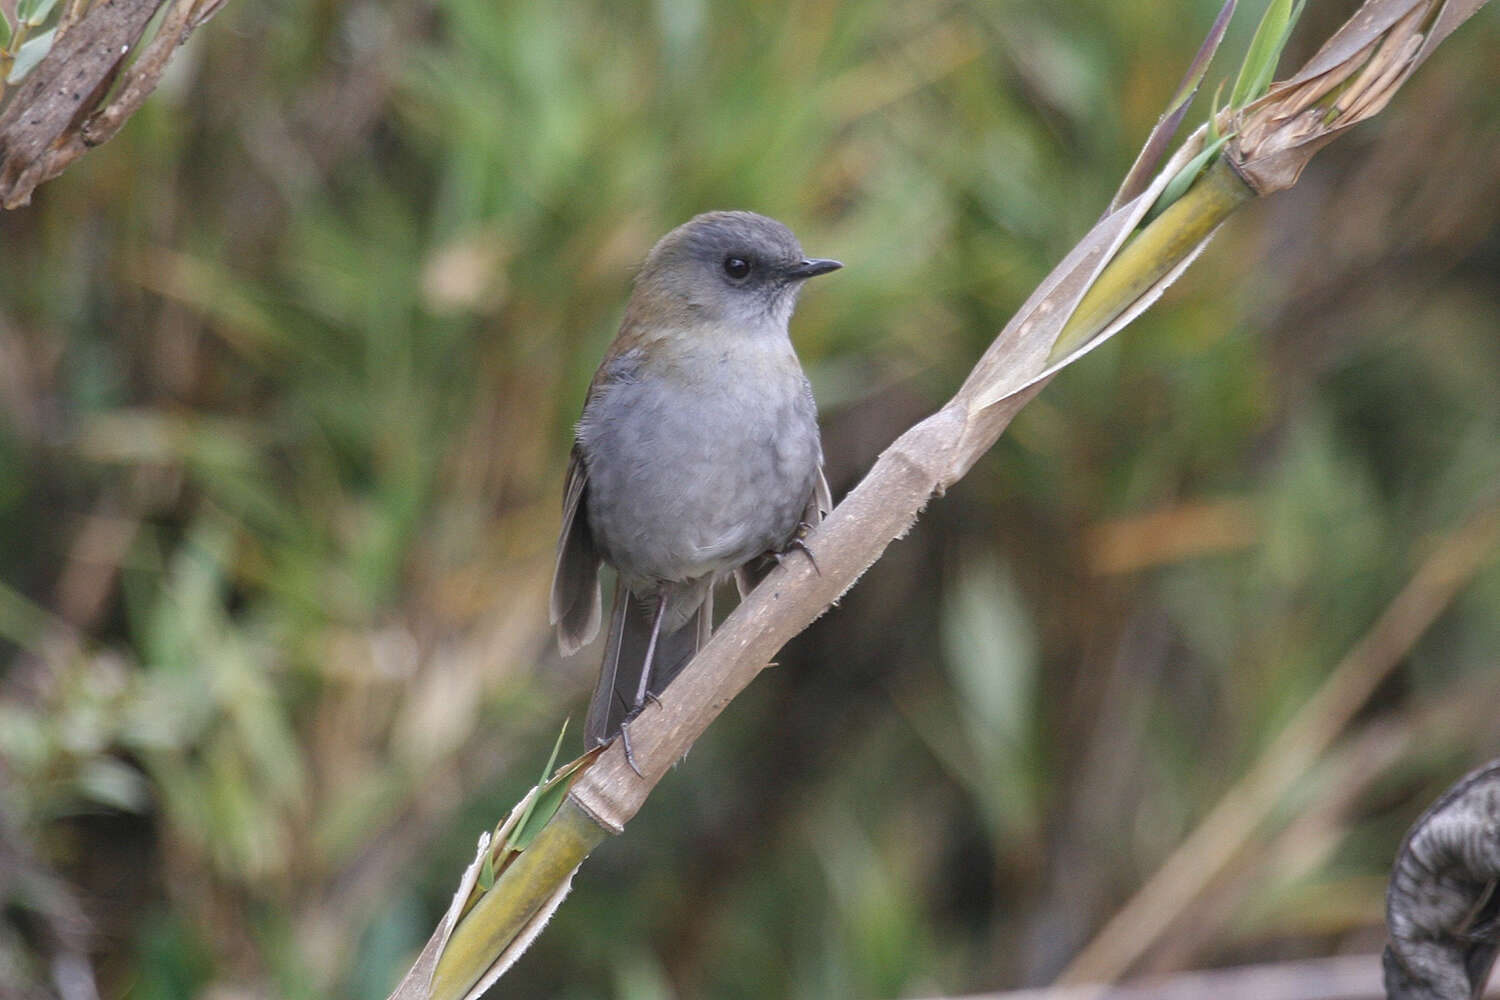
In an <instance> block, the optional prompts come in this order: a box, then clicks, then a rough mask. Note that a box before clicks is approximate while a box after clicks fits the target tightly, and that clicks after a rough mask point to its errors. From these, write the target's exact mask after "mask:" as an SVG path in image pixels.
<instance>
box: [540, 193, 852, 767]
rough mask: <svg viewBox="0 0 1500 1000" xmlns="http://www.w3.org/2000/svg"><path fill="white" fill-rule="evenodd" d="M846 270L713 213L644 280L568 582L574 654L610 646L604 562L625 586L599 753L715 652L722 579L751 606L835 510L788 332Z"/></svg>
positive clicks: (762, 227)
mask: <svg viewBox="0 0 1500 1000" xmlns="http://www.w3.org/2000/svg"><path fill="white" fill-rule="evenodd" d="M841 266H843V265H841V264H840V263H839V262H838V261H836V260H819V259H815V258H808V257H805V256H804V255H803V253H802V246H801V244H799V243H798V242H797V238H796V237H795V236H793V235H792V232H791V230H790V229H788V228H787V227H786V226H784V225H782V224H781V223H779V222H777V221H775V220H774V219H768V218H766V217H765V216H762V215H755V214H753V213H751V212H710V213H707V214H705V215H699V216H697V217H696V218H694V219H692V220H690V221H688V222H686V223H684V224H683V225H681V226H678V227H677V228H676V229H674V230H672V231H671V232H670V233H668V234H667V235H666V236H664V237H662V239H661V241H660V242H659V243H657V244H656V246H655V247H653V248H652V250H651V252H650V254H648V255H647V257H646V262H645V264H643V265H642V266H641V270H640V273H639V275H637V277H636V281H635V290H634V291H633V292H632V293H631V296H630V303H629V305H627V306H626V308H625V318H624V320H623V322H621V324H620V332H619V333H618V334H616V336H615V339H614V342H613V343H611V344H610V347H609V350H608V351H607V352H606V353H605V355H604V361H603V363H602V364H600V366H599V371H598V372H597V373H596V374H595V375H594V381H593V382H592V383H591V384H590V385H589V390H588V397H587V400H586V401H585V403H584V406H583V418H582V419H581V420H579V422H578V432H577V437H576V440H575V441H574V444H573V455H572V460H571V461H570V462H569V464H568V478H567V484H566V486H565V488H564V491H563V520H562V533H561V535H560V536H559V538H558V541H557V567H556V569H555V571H554V575H553V579H552V601H551V619H552V623H553V624H554V625H556V626H557V643H558V646H559V648H560V649H561V650H562V653H563V655H564V656H567V655H570V654H572V653H573V652H575V651H577V650H578V649H579V647H581V646H583V645H585V644H586V643H588V642H590V641H591V640H592V639H593V638H594V636H595V635H597V634H598V631H599V619H600V597H601V595H600V586H599V568H600V563H601V561H603V562H608V563H609V564H610V565H611V566H613V567H614V568H615V571H616V574H617V581H616V584H615V597H614V609H613V610H612V611H611V612H610V622H609V637H608V641H607V642H606V644H605V651H604V663H603V666H602V667H601V668H600V670H599V683H598V686H597V687H596V688H595V690H594V697H593V701H592V702H591V703H590V705H589V713H588V720H587V722H586V724H585V726H584V738H585V740H586V742H587V745H588V746H590V747H594V746H598V745H600V744H602V743H606V742H608V741H609V740H611V739H613V738H614V736H615V735H616V734H617V733H620V732H621V731H622V730H621V727H622V726H623V725H624V723H625V722H627V721H629V720H630V719H631V718H634V716H635V714H636V713H638V712H639V711H640V710H641V708H642V706H643V705H644V704H645V702H646V699H647V698H648V697H652V696H655V695H658V694H660V693H661V692H662V691H664V690H665V689H666V686H667V685H668V684H669V683H670V682H671V680H672V678H673V677H675V676H676V675H677V673H678V672H679V671H680V670H681V669H682V667H683V666H685V665H686V663H687V661H688V660H690V659H691V658H692V657H693V654H695V653H696V652H697V651H698V649H699V648H700V647H701V646H702V645H703V643H704V642H705V641H707V639H708V635H709V630H710V628H711V627H712V625H713V622H712V619H713V588H714V585H715V583H716V582H718V581H719V580H721V579H723V578H725V577H727V576H729V575H731V574H733V575H734V577H735V580H736V582H737V583H738V584H739V587H740V594H741V596H743V595H744V594H745V593H747V592H748V590H749V588H750V587H751V586H753V585H754V584H755V583H756V582H758V580H759V578H760V576H763V575H764V573H765V572H766V571H767V570H768V569H769V567H770V566H771V565H772V564H773V563H772V561H771V559H770V557H771V556H774V555H778V554H780V553H782V552H785V551H786V550H787V549H788V548H789V547H791V546H793V545H795V544H796V543H798V542H799V541H800V539H801V532H802V531H803V530H805V527H804V526H806V525H811V524H814V523H816V522H817V521H818V520H820V519H821V517H822V515H823V514H824V513H826V512H827V511H828V509H829V508H830V506H831V502H830V499H829V494H828V484H827V483H826V482H825V481H824V479H823V449H822V445H821V443H820V442H819V439H818V415H817V407H816V405H815V404H814V402H813V395H812V388H811V387H810V386H809V385H808V383H807V377H806V376H805V375H803V374H802V366H801V365H800V364H799V363H798V361H797V355H796V353H795V352H794V351H793V350H792V342H791V338H790V337H789V336H788V333H787V321H788V320H790V319H791V316H792V307H793V306H794V305H795V304H796V300H797V293H798V291H799V290H800V289H801V287H802V283H803V282H804V281H806V280H807V279H808V278H811V277H814V276H815V275H819V274H827V273H828V272H829V271H834V270H837V269H838V268H839V267H841ZM626 749H627V752H628V750H629V747H628V745H627V747H626ZM632 763H633V762H632Z"/></svg>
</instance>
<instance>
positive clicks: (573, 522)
mask: <svg viewBox="0 0 1500 1000" xmlns="http://www.w3.org/2000/svg"><path fill="white" fill-rule="evenodd" d="M587 487H588V469H587V468H585V467H584V464H583V458H582V456H581V455H580V454H579V452H578V446H577V445H576V444H575V445H574V446H573V455H572V457H571V458H570V459H569V460H568V478H567V482H566V484H565V485H564V487H563V516H562V531H561V533H560V534H559V535H558V537H557V565H556V567H555V568H554V569H553V571H552V602H551V607H550V608H549V617H550V619H551V621H552V624H553V625H556V626H557V647H558V649H560V650H561V651H562V654H563V655H564V656H569V655H571V654H573V653H575V652H577V651H578V649H579V648H580V647H582V646H585V645H587V644H588V643H589V642H591V641H592V640H593V638H594V636H596V635H598V634H599V617H600V614H599V612H600V607H601V605H602V603H603V601H602V597H601V595H600V593H599V550H598V549H597V548H595V547H594V533H593V531H592V529H591V528H590V527H589V515H588V510H587V508H586V506H585V505H584V502H583V497H584V492H585V490H586V489H587Z"/></svg>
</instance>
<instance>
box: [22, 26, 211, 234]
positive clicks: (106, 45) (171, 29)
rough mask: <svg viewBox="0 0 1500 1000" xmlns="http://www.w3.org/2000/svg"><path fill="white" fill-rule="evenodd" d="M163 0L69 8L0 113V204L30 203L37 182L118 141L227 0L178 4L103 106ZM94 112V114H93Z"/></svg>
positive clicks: (43, 180)
mask: <svg viewBox="0 0 1500 1000" xmlns="http://www.w3.org/2000/svg"><path fill="white" fill-rule="evenodd" d="M164 2H165V0H99V2H97V3H95V4H94V5H93V6H92V7H90V8H89V9H88V12H87V13H86V14H84V15H83V17H82V18H81V19H80V20H77V21H76V22H74V21H72V20H71V19H70V18H69V14H73V13H76V11H77V10H78V8H77V7H76V6H74V5H70V6H69V7H68V9H67V11H66V12H65V13H64V19H63V21H62V22H61V23H60V24H59V25H58V30H57V34H56V35H55V36H54V41H53V44H52V48H51V50H50V51H48V53H47V54H46V55H45V56H44V57H43V58H42V61H41V62H40V63H38V64H37V66H36V68H35V69H33V70H32V71H31V73H30V74H29V75H28V76H27V78H26V82H25V83H24V84H23V85H22V86H21V88H20V89H19V90H18V91H16V93H15V94H14V95H12V97H11V100H10V102H9V103H8V104H7V105H6V106H5V110H4V112H3V113H0V205H4V207H6V208H18V207H20V206H22V205H27V204H30V203H31V193H32V192H33V191H35V190H36V188H37V185H39V184H42V183H43V182H45V181H49V180H51V179H52V178H54V177H56V176H57V175H58V174H60V173H62V172H63V170H64V169H66V168H67V167H68V165H69V164H71V163H72V162H73V161H74V160H76V159H78V157H80V156H82V155H83V154H84V153H85V152H87V151H88V150H90V149H92V148H93V147H95V146H98V145H101V144H103V143H105V142H108V141H109V140H110V139H112V138H114V136H115V133H117V132H118V131H119V130H120V127H121V126H122V125H124V124H125V121H126V120H127V119H128V118H129V117H130V116H131V115H133V114H135V113H136V111H138V110H140V107H141V105H142V104H144V103H145V101H146V98H147V97H149V96H150V94H151V92H152V91H153V90H155V89H156V85H157V83H159V82H160V81H161V75H162V73H163V72H164V71H165V70H166V68H167V61H168V59H170V58H171V55H172V53H173V52H175V51H176V50H177V47H178V46H179V45H181V44H182V43H183V42H185V41H187V38H188V36H189V35H191V34H192V33H193V31H194V30H195V29H197V28H198V27H199V26H200V25H202V24H203V23H204V22H205V21H207V20H208V19H209V18H210V17H212V16H213V15H214V14H216V13H217V12H218V10H219V8H220V7H222V6H223V5H224V4H225V2H226V0H174V2H173V3H172V6H171V8H170V9H169V10H168V11H167V13H166V16H165V17H163V18H162V21H161V24H160V26H159V27H158V28H157V29H156V33H155V35H153V36H152V38H151V41H150V42H149V43H148V44H147V46H146V48H145V51H143V52H142V53H141V55H140V58H138V59H136V61H135V62H134V63H133V64H132V65H131V66H130V68H129V69H128V70H126V71H125V73H124V76H123V78H122V79H121V80H120V85H119V90H118V92H117V93H116V96H115V97H114V99H113V100H112V101H110V103H109V104H108V105H106V106H104V107H102V108H101V107H100V104H101V103H102V102H103V101H104V98H105V97H106V96H107V95H108V94H109V92H110V90H111V89H112V88H113V86H114V84H115V80H116V77H117V76H119V75H120V69H121V67H122V66H124V65H125V62H126V60H127V58H128V57H129V55H130V53H132V52H134V51H135V49H136V46H137V45H138V43H139V42H140V40H141V35H142V33H143V32H145V30H146V26H147V24H149V23H150V21H151V19H152V17H154V16H155V14H156V12H157V11H158V10H159V9H161V7H162V5H163V3H164ZM96 109H97V110H96Z"/></svg>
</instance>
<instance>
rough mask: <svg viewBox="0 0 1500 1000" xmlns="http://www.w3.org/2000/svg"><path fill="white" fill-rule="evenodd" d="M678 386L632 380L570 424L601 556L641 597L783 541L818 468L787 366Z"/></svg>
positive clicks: (809, 425)
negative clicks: (586, 483) (576, 434)
mask: <svg viewBox="0 0 1500 1000" xmlns="http://www.w3.org/2000/svg"><path fill="white" fill-rule="evenodd" d="M791 364H792V367H791V369H790V371H785V370H781V369H780V366H778V369H773V371H772V372H770V373H769V377H767V373H766V372H764V371H762V372H759V373H753V374H759V375H760V376H761V377H747V376H744V373H743V372H741V373H740V374H739V375H736V374H734V373H733V372H725V373H724V374H723V377H711V378H706V379H699V380H696V381H694V382H691V383H685V382H683V381H681V380H678V379H671V378H651V377H644V376H641V377H635V378H625V379H620V380H618V381H614V382H612V383H611V384H609V385H608V386H606V387H604V388H603V389H602V390H601V391H600V392H599V393H598V394H597V395H596V397H595V398H594V399H593V400H591V401H590V404H589V406H588V407H587V409H586V410H585V412H584V418H583V421H582V422H581V423H580V425H579V442H580V446H581V448H582V450H583V453H584V459H585V462H586V463H587V467H588V473H589V493H588V505H589V507H588V511H589V519H590V523H591V525H592V527H593V530H594V535H595V540H596V541H597V543H598V544H599V547H600V550H601V551H602V552H603V554H604V555H605V557H606V558H607V559H608V560H609V561H610V562H611V563H612V564H613V565H614V566H615V568H616V569H617V570H619V571H620V572H621V574H622V575H623V576H624V577H625V578H626V582H627V584H628V585H631V587H632V589H633V590H637V591H638V592H639V591H641V590H642V589H650V588H651V586H652V585H653V584H654V583H659V582H664V581H681V580H689V579H696V578H699V577H702V576H705V575H711V574H717V573H722V572H725V571H727V570H730V569H733V568H735V567H737V566H739V565H741V564H743V563H745V562H746V561H748V560H749V559H751V558H753V557H754V556H756V555H759V554H760V553H762V552H764V551H766V550H768V549H778V548H781V547H782V546H783V545H784V544H785V543H786V542H787V541H789V540H790V538H791V536H792V534H793V533H794V532H795V531H796V529H797V525H798V523H799V521H800V520H801V517H802V514H803V511H804V510H805V508H806V505H807V502H808V498H809V497H810V496H811V495H812V492H813V489H814V486H815V483H816V478H817V470H818V467H819V465H820V464H821V459H822V455H821V449H820V446H819V441H818V430H817V415H816V411H815V408H814V404H813V400H812V394H811V391H810V390H809V389H808V386H807V380H806V379H805V377H803V375H802V373H801V370H800V369H799V368H797V367H796V362H795V359H793V360H792V362H791Z"/></svg>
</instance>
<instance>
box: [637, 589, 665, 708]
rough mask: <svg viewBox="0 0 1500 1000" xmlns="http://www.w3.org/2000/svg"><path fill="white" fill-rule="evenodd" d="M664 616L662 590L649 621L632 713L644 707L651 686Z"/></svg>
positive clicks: (663, 595) (663, 592) (663, 594)
mask: <svg viewBox="0 0 1500 1000" xmlns="http://www.w3.org/2000/svg"><path fill="white" fill-rule="evenodd" d="M666 615H667V592H666V591H665V590H663V591H662V592H661V595H660V596H659V597H657V605H656V617H655V618H653V619H652V620H651V639H650V641H649V642H647V643H646V662H645V664H644V665H643V666H642V667H641V684H640V687H638V688H636V689H635V704H634V705H632V706H631V708H630V710H631V712H633V713H639V712H640V710H641V709H642V708H643V707H645V704H646V695H647V694H649V693H650V692H649V690H648V689H649V688H650V686H651V668H652V667H653V666H654V664H653V663H652V661H653V660H655V659H656V640H657V638H659V637H660V636H661V620H662V619H663V618H665V617H666Z"/></svg>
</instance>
